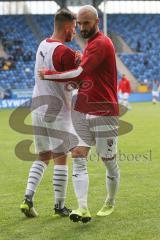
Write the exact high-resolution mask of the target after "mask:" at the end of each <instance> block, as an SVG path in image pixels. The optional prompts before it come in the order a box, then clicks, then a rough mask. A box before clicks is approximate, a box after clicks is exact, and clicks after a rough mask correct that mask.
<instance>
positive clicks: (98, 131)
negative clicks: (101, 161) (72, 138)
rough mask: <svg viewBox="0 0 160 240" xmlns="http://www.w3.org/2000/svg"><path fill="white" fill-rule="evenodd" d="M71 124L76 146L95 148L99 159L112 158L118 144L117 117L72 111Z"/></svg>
mask: <svg viewBox="0 0 160 240" xmlns="http://www.w3.org/2000/svg"><path fill="white" fill-rule="evenodd" d="M72 122H73V127H74V131H75V132H74V134H76V135H77V138H78V146H86V147H91V146H96V151H97V154H98V155H99V156H100V157H104V158H112V157H114V155H115V154H116V153H117V143H118V118H117V117H111V116H93V115H88V114H84V113H80V112H77V111H75V110H72Z"/></svg>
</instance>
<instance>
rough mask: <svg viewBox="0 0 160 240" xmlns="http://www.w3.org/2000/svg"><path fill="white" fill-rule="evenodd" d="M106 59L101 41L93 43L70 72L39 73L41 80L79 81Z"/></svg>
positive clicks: (104, 47)
mask: <svg viewBox="0 0 160 240" xmlns="http://www.w3.org/2000/svg"><path fill="white" fill-rule="evenodd" d="M105 57H106V46H105V44H104V42H103V41H95V42H94V43H93V44H92V45H91V46H90V47H89V48H88V49H87V53H86V54H85V58H83V60H82V62H81V64H80V66H79V67H78V68H76V69H73V70H71V71H65V72H61V71H50V70H48V71H46V70H44V71H41V72H40V73H41V78H42V79H46V80H54V81H58V82H69V81H79V80H82V79H83V78H84V77H86V76H88V75H90V74H91V73H92V72H93V71H95V69H97V68H98V67H99V66H100V64H101V63H102V62H103V60H104V58H105Z"/></svg>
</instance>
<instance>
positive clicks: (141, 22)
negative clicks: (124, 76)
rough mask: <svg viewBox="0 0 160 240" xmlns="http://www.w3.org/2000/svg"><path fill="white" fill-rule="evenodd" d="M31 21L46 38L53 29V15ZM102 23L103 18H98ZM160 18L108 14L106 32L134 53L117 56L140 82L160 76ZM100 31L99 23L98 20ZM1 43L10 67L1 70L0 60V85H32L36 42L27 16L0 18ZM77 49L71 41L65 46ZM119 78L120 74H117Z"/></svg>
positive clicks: (36, 16) (6, 86)
mask: <svg viewBox="0 0 160 240" xmlns="http://www.w3.org/2000/svg"><path fill="white" fill-rule="evenodd" d="M31 17H32V21H34V22H35V23H36V25H37V26H38V27H39V29H38V31H39V32H41V35H42V36H43V37H44V38H45V37H47V36H50V34H51V33H52V28H53V16H52V15H32V16H31ZM101 20H102V18H101ZM159 22H160V15H155V14H154V15H153V14H141V15H138V14H121V15H120V14H118V15H117V14H113V15H108V31H109V32H110V33H116V34H117V35H119V36H121V37H122V38H123V40H124V41H125V42H126V43H127V44H128V45H129V46H130V48H131V49H132V50H133V52H134V53H133V54H128V53H118V56H119V57H120V59H121V60H122V61H123V62H124V64H125V65H126V66H127V67H128V68H129V70H130V71H131V72H132V74H133V75H134V76H135V77H136V78H137V79H138V81H139V82H140V83H143V82H144V81H145V80H146V79H147V80H148V83H150V82H151V81H152V80H153V79H154V78H159V77H160V69H159V67H158V64H157V62H158V59H159V55H160V45H159V30H160V25H159ZM100 26H101V28H102V21H101V25H100ZM0 29H3V32H2V31H1V32H0V40H1V43H2V45H3V48H4V49H5V51H6V52H7V54H8V57H9V60H10V61H11V62H12V64H13V67H12V68H11V67H10V66H9V67H8V66H7V67H6V68H3V67H4V66H3V64H2V62H3V59H0V63H1V65H0V69H1V70H0V71H1V72H0V73H1V74H0V86H1V87H2V88H5V89H17V88H18V89H28V88H33V85H34V76H33V71H34V60H35V52H36V49H37V46H38V43H39V39H38V38H37V36H36V34H34V32H33V29H31V27H30V26H29V24H28V22H27V20H26V16H24V15H14V16H6V15H5V16H0ZM68 45H69V46H70V47H71V48H73V49H75V50H80V47H79V45H78V44H77V43H76V41H75V40H74V41H73V42H72V43H69V44H68ZM118 77H119V78H120V75H118Z"/></svg>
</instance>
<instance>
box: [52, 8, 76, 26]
mask: <svg viewBox="0 0 160 240" xmlns="http://www.w3.org/2000/svg"><path fill="white" fill-rule="evenodd" d="M54 20H55V24H58V25H61V24H63V23H64V22H66V21H69V22H72V21H73V20H76V15H75V14H74V13H72V12H71V11H69V10H67V9H61V10H59V11H58V12H57V13H56V14H55V19H54Z"/></svg>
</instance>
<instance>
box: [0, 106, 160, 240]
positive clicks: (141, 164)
mask: <svg viewBox="0 0 160 240" xmlns="http://www.w3.org/2000/svg"><path fill="white" fill-rule="evenodd" d="M10 114H11V110H1V111H0V240H11V239H16V240H63V239H64V240H69V239H71V240H74V239H76V240H94V239H95V240H104V239H106V240H107V239H108V240H141V239H145V240H159V239H160V105H159V104H157V105H152V103H136V104H132V111H129V112H128V113H127V114H125V116H123V119H124V120H126V121H128V122H130V123H131V124H132V125H133V127H134V129H133V130H132V131H131V132H130V133H128V134H126V135H124V136H121V137H120V138H119V150H120V152H121V153H125V154H128V155H127V156H128V160H127V159H126V160H125V159H124V156H123V157H122V159H121V161H119V165H120V169H121V184H120V190H119V193H118V195H117V202H116V208H115V211H114V213H113V214H111V215H110V216H108V217H105V218H100V217H96V212H97V211H98V210H99V209H100V207H101V206H102V204H103V201H104V199H105V169H104V167H103V165H102V163H101V161H97V159H96V157H95V154H94V153H92V159H90V160H89V164H88V165H89V167H88V168H89V176H90V189H89V208H90V211H91V213H92V216H93V221H92V222H91V223H89V224H86V225H85V224H79V223H72V222H70V221H69V219H66V218H65V219H60V218H58V219H54V218H53V217H52V209H53V191H52V172H53V163H51V164H50V166H49V168H48V170H47V171H46V173H45V175H44V178H43V180H42V182H41V184H40V186H39V188H38V191H37V194H36V197H35V207H36V209H37V210H38V212H39V217H38V218H35V219H26V218H25V217H24V216H23V215H22V214H21V212H20V210H19V206H20V204H21V202H22V200H23V194H24V190H25V187H26V181H27V176H28V171H29V168H30V165H31V162H24V161H21V160H19V159H17V157H16V156H15V154H14V147H15V145H16V143H18V141H20V140H22V139H26V138H28V137H29V138H30V136H26V135H21V134H19V133H16V132H14V131H13V130H11V129H10V127H9V124H8V119H9V116H10ZM150 150H151V156H150V155H149V151H150ZM138 153H139V154H142V155H141V156H138V158H137V160H136V159H134V160H133V157H134V158H136V156H137V154H138ZM131 154H132V155H131ZM144 154H145V156H144ZM147 154H148V155H147ZM67 206H69V207H72V208H76V207H77V203H76V199H75V195H74V192H73V187H72V181H71V161H70V176H69V186H68V194H67Z"/></svg>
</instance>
